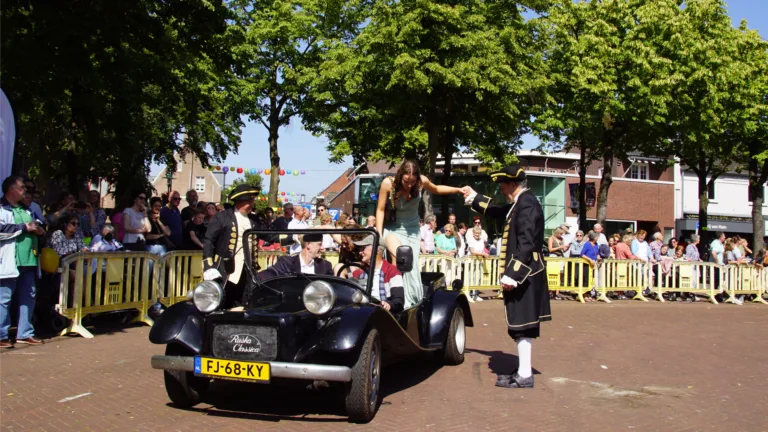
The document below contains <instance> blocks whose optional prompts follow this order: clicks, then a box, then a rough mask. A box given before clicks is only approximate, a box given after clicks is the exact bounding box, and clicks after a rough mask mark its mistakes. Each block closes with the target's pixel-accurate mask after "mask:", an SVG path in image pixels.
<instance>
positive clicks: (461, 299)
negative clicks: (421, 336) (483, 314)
mask: <svg viewBox="0 0 768 432" xmlns="http://www.w3.org/2000/svg"><path fill="white" fill-rule="evenodd" d="M456 307H460V308H461V309H462V311H463V312H464V325H465V326H467V327H472V326H473V325H474V322H473V321H472V311H471V310H470V309H469V301H468V300H467V296H465V295H464V294H463V293H462V292H460V291H447V290H444V289H440V290H437V291H435V293H434V295H432V298H431V299H430V301H429V302H426V303H425V311H424V312H425V318H426V319H427V320H428V322H429V326H428V341H429V342H428V345H427V346H428V347H430V348H442V346H443V343H445V340H446V338H447V337H448V331H449V330H450V325H451V319H452V318H453V310H454V309H455V308H456Z"/></svg>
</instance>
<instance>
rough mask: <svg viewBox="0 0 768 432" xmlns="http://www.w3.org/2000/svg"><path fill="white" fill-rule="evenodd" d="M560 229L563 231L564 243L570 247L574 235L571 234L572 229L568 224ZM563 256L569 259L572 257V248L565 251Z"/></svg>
mask: <svg viewBox="0 0 768 432" xmlns="http://www.w3.org/2000/svg"><path fill="white" fill-rule="evenodd" d="M560 229H561V230H563V239H562V240H563V243H565V244H568V245H570V244H571V243H573V234H571V227H569V226H568V224H562V225H560ZM563 256H564V257H566V258H568V257H569V256H571V248H570V247H569V248H568V249H566V250H565V251H563Z"/></svg>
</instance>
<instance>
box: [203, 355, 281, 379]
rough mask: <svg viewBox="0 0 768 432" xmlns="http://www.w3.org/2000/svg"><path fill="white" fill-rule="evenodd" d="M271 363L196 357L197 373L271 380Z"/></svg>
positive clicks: (232, 377)
mask: <svg viewBox="0 0 768 432" xmlns="http://www.w3.org/2000/svg"><path fill="white" fill-rule="evenodd" d="M269 366H270V365H269V363H258V362H244V361H237V360H224V359H217V358H209V357H195V375H207V376H214V377H224V378H231V379H239V380H246V381H260V382H269V380H270V368H269Z"/></svg>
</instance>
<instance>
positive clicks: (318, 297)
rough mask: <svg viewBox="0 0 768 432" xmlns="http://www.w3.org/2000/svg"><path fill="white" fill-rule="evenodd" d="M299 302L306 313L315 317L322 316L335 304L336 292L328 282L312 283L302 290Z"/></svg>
mask: <svg viewBox="0 0 768 432" xmlns="http://www.w3.org/2000/svg"><path fill="white" fill-rule="evenodd" d="M301 300H302V301H303V302H304V307H305V308H307V310H308V311H310V312H312V313H313V314H315V315H323V314H325V313H327V312H328V311H329V310H331V308H332V307H333V305H334V303H336V291H334V290H333V288H332V287H331V284H329V283H328V282H323V281H314V282H311V283H310V284H309V285H307V287H306V288H304V292H303V293H302V294H301Z"/></svg>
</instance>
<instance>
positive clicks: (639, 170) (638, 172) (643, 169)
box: [629, 162, 648, 180]
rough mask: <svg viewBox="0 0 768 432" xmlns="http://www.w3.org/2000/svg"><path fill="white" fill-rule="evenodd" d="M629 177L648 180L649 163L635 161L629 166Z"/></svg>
mask: <svg viewBox="0 0 768 432" xmlns="http://www.w3.org/2000/svg"><path fill="white" fill-rule="evenodd" d="M629 178H632V179H635V180H648V164H647V163H638V162H635V163H633V164H632V166H631V167H630V168H629Z"/></svg>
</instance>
